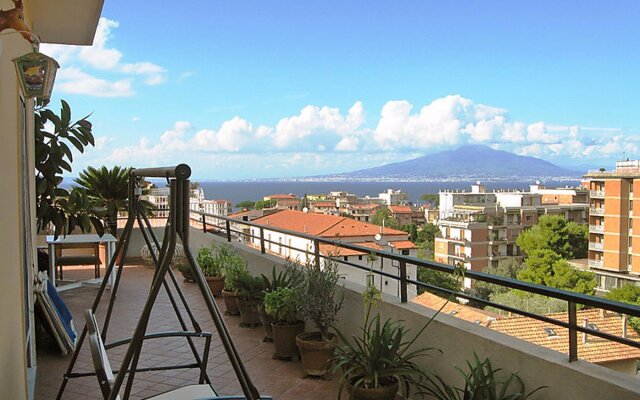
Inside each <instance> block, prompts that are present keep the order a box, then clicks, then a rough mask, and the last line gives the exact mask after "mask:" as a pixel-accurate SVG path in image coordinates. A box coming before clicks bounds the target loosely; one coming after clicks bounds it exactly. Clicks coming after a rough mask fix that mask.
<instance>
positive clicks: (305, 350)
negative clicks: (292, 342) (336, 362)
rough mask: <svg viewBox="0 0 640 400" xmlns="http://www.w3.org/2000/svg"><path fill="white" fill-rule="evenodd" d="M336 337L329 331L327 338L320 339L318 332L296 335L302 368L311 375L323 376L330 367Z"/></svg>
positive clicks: (320, 335) (336, 340)
mask: <svg viewBox="0 0 640 400" xmlns="http://www.w3.org/2000/svg"><path fill="white" fill-rule="evenodd" d="M337 342H338V338H337V337H336V335H334V334H332V333H330V334H329V340H322V334H321V333H320V332H308V333H301V334H299V335H298V336H296V344H297V345H298V349H300V357H301V358H302V369H304V372H305V374H307V375H311V376H324V375H326V374H327V372H328V371H329V369H330V368H331V358H332V357H333V352H334V351H335V349H336V344H337Z"/></svg>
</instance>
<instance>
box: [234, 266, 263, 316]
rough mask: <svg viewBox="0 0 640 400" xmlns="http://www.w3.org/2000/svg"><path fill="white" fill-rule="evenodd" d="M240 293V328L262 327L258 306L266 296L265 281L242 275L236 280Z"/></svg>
mask: <svg viewBox="0 0 640 400" xmlns="http://www.w3.org/2000/svg"><path fill="white" fill-rule="evenodd" d="M235 287H236V289H237V291H238V309H239V310H240V326H245V327H249V328H252V327H256V326H258V325H260V315H259V314H258V304H261V303H262V297H263V296H264V292H263V291H264V280H262V278H261V277H255V276H251V275H249V274H242V275H240V276H238V279H236V282H235Z"/></svg>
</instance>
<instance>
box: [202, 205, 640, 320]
mask: <svg viewBox="0 0 640 400" xmlns="http://www.w3.org/2000/svg"><path fill="white" fill-rule="evenodd" d="M191 212H192V213H194V214H198V215H201V216H205V217H211V218H217V219H220V220H223V221H229V222H233V223H239V224H242V225H247V226H251V227H255V228H259V229H260V228H261V229H263V230H270V231H273V232H278V233H283V234H287V235H292V236H296V237H299V238H303V239H309V240H311V241H317V242H318V243H322V244H329V245H334V246H338V247H343V248H346V249H350V250H356V251H361V252H364V253H373V254H375V255H377V256H381V257H384V258H388V259H391V260H395V261H399V262H400V261H403V262H406V263H408V264H412V265H416V266H419V267H425V268H430V269H433V270H436V271H440V272H446V273H449V274H454V273H456V271H457V269H456V267H453V266H451V265H447V264H442V263H438V262H435V261H427V260H423V259H420V258H417V257H412V256H407V255H402V254H398V253H391V252H389V251H386V250H375V249H371V248H368V247H364V246H359V245H356V244H351V243H345V242H342V241H340V240H334V239H328V238H323V237H319V236H314V235H310V234H307V233H301V232H297V231H292V230H288V229H282V228H277V227H273V226H270V225H263V224H257V223H255V222H251V221H243V220H240V219H236V218H231V217H228V216H223V215H215V214H209V213H205V212H201V211H196V210H191ZM283 247H288V246H285V245H283ZM464 274H465V278H472V279H477V280H480V281H483V282H487V283H493V284H496V285H499V286H504V287H508V288H511V289H518V290H522V291H525V292H529V293H533V294H539V295H543V296H546V297H551V298H555V299H560V300H564V301H568V302H572V303H577V304H583V305H586V306H591V307H596V308H603V309H605V310H609V311H613V312H618V313H622V314H628V315H631V316H635V317H640V306H636V305H632V304H627V303H620V302H616V301H613V300H609V299H605V298H599V297H595V296H590V295H586V294H582V293H577V292H571V291H568V290H563V289H557V288H551V287H548V286H544V285H539V284H535V283H529V282H524V281H520V280H517V279H512V278H507V277H504V276H499V275H491V274H488V273H486V272H479V271H472V270H465V272H464Z"/></svg>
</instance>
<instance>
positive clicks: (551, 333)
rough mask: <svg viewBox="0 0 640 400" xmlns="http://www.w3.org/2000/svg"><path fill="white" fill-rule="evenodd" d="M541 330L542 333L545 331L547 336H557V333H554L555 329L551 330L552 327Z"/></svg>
mask: <svg viewBox="0 0 640 400" xmlns="http://www.w3.org/2000/svg"><path fill="white" fill-rule="evenodd" d="M543 330H544V333H546V334H547V336H548V337H554V336H558V334H557V333H556V331H554V330H553V328H544V329H543Z"/></svg>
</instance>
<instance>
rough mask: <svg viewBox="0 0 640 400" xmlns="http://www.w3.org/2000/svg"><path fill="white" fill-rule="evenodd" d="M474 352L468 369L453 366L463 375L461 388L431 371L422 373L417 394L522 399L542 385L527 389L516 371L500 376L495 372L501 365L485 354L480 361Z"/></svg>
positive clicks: (444, 399) (441, 399) (450, 399)
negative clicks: (422, 376)
mask: <svg viewBox="0 0 640 400" xmlns="http://www.w3.org/2000/svg"><path fill="white" fill-rule="evenodd" d="M473 356H474V360H473V363H471V362H469V361H467V368H468V369H469V371H468V372H466V373H465V372H464V371H463V370H462V369H460V368H458V367H456V369H457V370H458V372H459V373H460V374H461V375H462V377H463V378H464V382H465V383H464V388H459V387H453V386H451V385H449V384H448V383H447V382H445V381H444V380H443V379H442V378H441V377H440V376H438V375H437V374H433V373H432V374H425V380H424V382H423V383H422V384H421V385H420V389H421V392H420V394H427V395H430V396H431V397H433V398H434V399H436V400H524V399H528V398H529V397H530V396H531V395H533V394H534V393H535V392H537V391H538V390H541V389H543V388H544V386H542V387H539V388H537V389H535V390H534V391H532V392H529V393H527V392H526V391H525V386H524V382H522V379H520V377H519V376H518V375H517V374H511V375H509V377H508V378H505V379H499V378H498V377H496V373H498V372H499V371H500V368H493V366H492V365H491V361H490V360H489V359H488V358H486V359H485V360H484V361H480V358H478V355H477V354H475V353H474V354H473Z"/></svg>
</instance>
